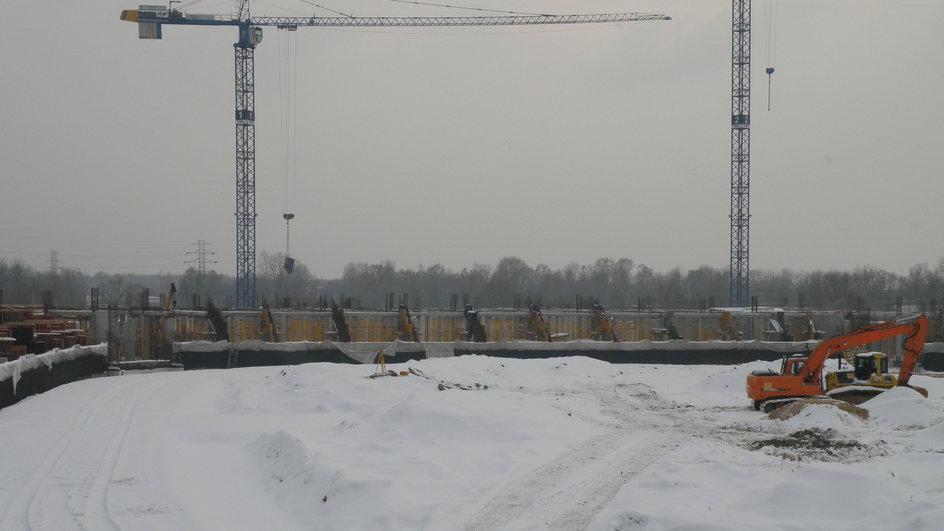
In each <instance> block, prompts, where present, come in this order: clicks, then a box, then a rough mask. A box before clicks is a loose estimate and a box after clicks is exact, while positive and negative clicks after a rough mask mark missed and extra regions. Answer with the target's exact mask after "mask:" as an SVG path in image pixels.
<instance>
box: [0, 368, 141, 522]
mask: <svg viewBox="0 0 944 531" xmlns="http://www.w3.org/2000/svg"><path fill="white" fill-rule="evenodd" d="M131 385H134V382H128V383H126V384H125V385H122V386H118V387H115V388H113V389H109V390H107V391H105V392H104V393H102V394H100V395H98V396H97V397H95V399H93V400H92V401H90V402H89V403H88V404H87V405H86V406H85V407H84V408H83V409H82V411H80V412H79V414H78V417H77V419H76V420H75V422H73V423H72V426H71V427H70V428H69V431H68V432H67V433H65V434H64V435H63V436H62V438H61V439H60V440H59V444H57V445H56V446H55V447H54V448H53V449H52V450H50V451H49V453H48V454H46V457H45V458H44V459H43V462H42V463H41V464H40V465H39V467H37V468H36V470H35V471H34V472H33V473H32V474H30V477H29V479H28V480H27V481H26V483H25V485H24V487H23V488H22V489H21V490H20V491H19V492H18V493H17V495H16V497H15V498H14V499H13V501H12V502H11V503H10V505H9V506H8V507H7V508H6V510H5V511H4V513H3V518H2V519H0V521H2V522H8V523H9V522H13V521H18V522H20V526H17V527H11V529H42V528H43V527H42V525H34V522H41V518H42V507H41V504H38V503H37V502H38V501H40V500H41V499H42V497H43V488H42V487H43V486H44V485H45V484H46V483H47V482H48V481H49V478H50V476H51V474H52V473H53V472H54V471H55V470H56V469H57V467H58V465H59V463H60V462H62V459H63V457H64V456H65V455H66V453H67V452H68V450H69V448H70V447H71V446H72V444H73V442H74V441H75V440H76V438H77V437H78V436H79V434H80V433H82V432H83V431H84V429H85V427H86V426H87V425H88V423H89V420H90V419H91V418H92V416H93V415H94V414H95V412H96V411H97V410H98V408H99V405H100V404H101V403H102V402H104V401H105V399H106V398H108V397H110V396H112V395H115V394H117V393H118V392H119V391H121V390H124V389H125V388H127V387H129V386H131Z"/></svg>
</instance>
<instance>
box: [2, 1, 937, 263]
mask: <svg viewBox="0 0 944 531" xmlns="http://www.w3.org/2000/svg"><path fill="white" fill-rule="evenodd" d="M152 3H159V2H152ZM318 3H321V4H323V5H326V6H329V7H331V8H334V9H337V10H339V11H343V12H346V13H351V14H354V15H357V16H369V15H395V14H404V15H405V14H418V15H465V14H469V13H468V12H465V11H450V10H446V9H441V8H435V7H420V6H410V5H405V4H400V3H392V2H386V1H382V0H343V1H341V0H324V1H323V2H318ZM448 3H454V4H459V5H475V6H480V7H489V8H495V9H509V10H519V11H526V12H551V13H560V14H563V13H588V12H621V11H663V12H665V13H666V14H668V15H670V16H672V17H673V20H672V21H669V22H646V23H630V24H614V25H605V26H599V25H587V26H570V27H537V28H462V29H416V28H400V29H371V28H362V29H338V28H301V29H299V31H298V32H297V34H296V36H295V38H296V39H297V47H298V58H297V70H296V72H297V91H298V92H297V96H298V100H297V101H298V103H297V112H296V113H295V116H296V117H297V146H298V147H297V154H296V159H295V160H296V164H297V172H296V178H295V190H296V195H295V208H294V213H295V215H296V218H295V220H294V221H293V222H292V254H293V255H295V256H296V257H297V258H298V259H299V260H300V261H302V262H304V263H305V264H307V265H308V266H309V267H310V268H311V270H312V272H314V273H315V274H316V275H318V276H322V277H335V276H338V275H340V273H341V270H342V268H343V266H344V264H346V263H348V262H352V261H367V262H377V261H379V260H382V259H387V260H393V261H394V262H396V264H397V265H398V266H400V267H410V266H416V265H419V264H422V265H431V264H435V263H440V264H442V265H444V266H446V267H448V268H451V269H461V268H463V267H466V266H471V265H473V264H474V263H490V264H494V263H496V262H497V261H498V260H499V259H500V258H502V257H503V256H507V255H515V256H519V257H521V258H523V259H524V260H525V261H527V262H528V263H529V264H531V265H532V266H533V265H537V264H539V263H546V264H548V265H550V266H552V267H555V268H556V267H561V266H563V265H565V264H567V263H569V262H571V261H576V262H579V263H588V262H590V261H592V260H594V259H596V258H598V257H601V256H609V257H612V258H619V257H629V258H632V259H634V260H635V261H636V262H639V263H644V264H646V265H649V266H650V267H653V268H655V269H657V270H667V269H669V268H672V267H675V266H680V267H682V268H683V269H685V268H694V267H697V266H699V265H702V264H707V265H711V266H715V267H727V265H728V253H729V219H728V212H729V188H730V154H729V153H730V139H729V138H730V126H729V123H730V113H731V110H730V70H731V64H730V63H731V59H730V47H731V42H730V41H731V37H730V34H731V27H730V26H731V2H730V1H727V0H697V1H695V0H688V1H683V0H661V1H659V0H639V1H628V0H626V1H623V0H581V1H579V2H578V1H563V0H561V1H536V0H494V1H483V0H469V1H468V2H466V3H464V4H460V3H459V2H448ZM233 5H234V2H233V1H232V0H223V1H217V0H205V1H203V2H200V3H197V4H196V5H195V6H193V7H192V8H190V9H189V11H190V12H193V13H229V12H231V11H232V8H233ZM252 5H253V14H254V15H263V14H269V15H275V14H290V15H305V14H311V13H312V12H313V11H315V8H314V7H313V6H311V5H310V4H308V3H305V2H301V1H299V0H268V1H267V2H265V3H262V2H255V3H253V4H252ZM753 5H754V7H753V10H754V25H753V37H754V38H753V50H754V53H753V69H752V70H753V83H754V91H753V116H752V124H753V126H752V167H751V177H752V183H751V185H752V186H751V194H752V204H751V212H752V218H751V265H752V268H763V269H780V268H783V267H789V268H795V269H831V268H841V269H845V268H852V267H855V266H857V265H872V266H877V267H881V268H885V269H889V270H893V271H897V272H904V271H905V270H906V269H907V267H908V266H910V265H913V264H917V263H921V262H928V263H931V264H934V263H936V262H937V261H938V259H940V258H941V257H942V256H944V244H942V241H944V240H942V220H944V212H942V205H944V193H942V192H944V181H942V177H944V142H942V141H944V104H942V100H941V97H942V94H944V46H942V45H944V31H942V28H944V7H942V6H944V1H942V0H904V1H900V2H899V1H892V0H889V1H882V0H870V1H867V0H779V1H778V2H777V5H778V17H777V21H776V22H777V25H776V28H777V32H776V37H777V38H776V48H775V50H776V55H775V57H774V64H773V66H774V67H775V68H776V73H775V74H774V76H773V86H772V90H773V99H772V106H771V111H770V112H768V111H767V110H766V107H767V76H766V74H764V69H765V67H766V66H768V65H767V64H766V62H767V59H766V58H767V55H768V54H767V40H768V39H767V23H766V17H765V15H766V10H767V9H768V5H769V2H768V0H755V1H754V4H753ZM136 7H137V4H136V3H135V2H133V0H132V1H117V0H104V1H98V2H91V3H86V2H71V1H64V0H57V1H53V2H35V1H27V0H8V1H6V2H4V3H3V10H4V12H3V17H2V19H0V46H2V48H3V50H4V51H3V53H2V54H0V71H2V79H3V83H0V101H2V102H3V111H4V112H3V118H2V121H0V135H2V136H0V165H2V166H0V167H2V183H3V193H2V194H0V220H2V225H0V253H2V254H0V258H7V259H10V258H21V259H23V260H25V261H26V262H28V263H30V264H32V265H34V266H36V267H46V266H47V264H48V259H49V251H50V250H51V249H57V250H58V251H59V252H60V256H61V258H62V260H63V263H62V265H63V266H67V267H78V268H81V269H82V270H83V271H86V272H88V273H94V272H95V271H97V270H99V269H102V270H105V271H107V272H125V271H127V272H141V273H143V272H158V271H164V272H180V271H183V270H184V269H185V267H186V265H185V264H184V263H183V262H184V261H185V260H187V259H188V258H193V256H189V257H188V256H186V255H185V253H186V252H187V251H191V250H194V249H195V246H194V245H192V243H193V242H195V241H197V240H200V239H203V240H207V241H209V242H210V250H212V251H214V252H215V253H216V254H215V255H214V256H213V258H215V259H216V260H218V261H219V263H217V264H215V265H214V266H213V268H215V269H216V270H218V271H220V272H223V273H226V274H230V275H232V274H233V273H234V270H235V268H234V254H235V253H234V238H235V222H234V218H233V212H234V210H235V208H234V196H235V190H234V188H235V184H234V183H235V170H234V167H235V162H234V151H235V147H234V125H233V51H232V44H233V42H234V41H235V38H236V30H235V29H234V28H206V27H181V26H166V27H165V28H164V39H163V40H162V41H146V40H139V39H138V38H137V28H136V27H135V25H134V24H131V23H127V22H121V21H119V20H118V16H119V13H120V11H121V10H122V9H134V8H136ZM318 13H319V14H321V15H324V16H328V15H329V13H327V12H324V11H318ZM265 31H266V34H265V40H264V42H263V43H262V44H261V45H260V46H259V48H258V49H257V51H256V115H257V127H256V139H257V147H256V154H257V180H256V185H257V212H258V218H257V251H259V252H260V253H261V251H263V250H265V251H268V252H270V253H275V252H279V251H284V247H285V224H284V221H283V219H282V213H283V178H282V169H281V166H280V164H281V159H282V157H281V154H280V153H281V151H280V150H281V148H280V137H281V135H280V130H281V129H280V118H279V108H280V89H279V64H280V61H279V51H280V49H284V46H281V45H280V44H279V39H278V38H277V36H276V30H274V29H271V28H267V29H266V30H265Z"/></svg>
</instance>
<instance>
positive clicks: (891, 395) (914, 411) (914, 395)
mask: <svg viewBox="0 0 944 531" xmlns="http://www.w3.org/2000/svg"><path fill="white" fill-rule="evenodd" d="M863 407H865V408H866V409H868V410H869V414H870V415H871V417H872V419H873V422H874V423H875V424H878V425H881V426H885V427H889V428H896V429H901V428H908V427H913V428H924V427H927V426H932V425H934V424H940V423H941V422H944V411H942V410H941V408H940V406H939V405H936V403H935V402H933V401H931V400H928V399H926V398H924V397H923V396H921V395H920V394H918V392H917V391H915V390H914V389H910V388H908V387H893V388H891V389H889V390H888V391H885V392H884V393H882V394H880V395H878V396H876V397H875V398H873V399H871V400H869V401H868V402H865V403H864V404H863Z"/></svg>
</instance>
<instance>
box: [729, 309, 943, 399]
mask: <svg viewBox="0 0 944 531" xmlns="http://www.w3.org/2000/svg"><path fill="white" fill-rule="evenodd" d="M927 329H928V319H927V317H925V316H924V315H919V316H917V317H913V318H910V319H903V320H899V321H888V322H884V323H878V324H874V325H871V326H866V327H864V328H860V329H858V330H855V331H853V332H850V333H848V334H845V335H842V336H836V337H833V338H830V339H826V340H824V341H823V342H822V343H820V344H819V345H818V346H817V347H816V349H815V350H814V351H813V352H812V353H811V354H810V355H809V356H791V357H786V358H784V359H783V364H782V365H781V368H780V372H779V373H778V372H775V371H754V372H752V373H751V374H749V375H748V376H747V396H748V398H750V399H751V400H752V401H753V403H754V409H763V410H764V411H765V412H768V413H769V412H770V411H773V410H775V409H777V408H779V407H782V406H784V405H786V404H788V403H790V402H794V401H796V400H800V399H802V398H811V397H820V396H824V395H829V396H831V397H833V398H838V399H844V398H845V397H844V396H843V394H845V393H844V392H849V395H850V396H856V397H857V398H861V397H862V396H863V394H865V395H866V396H868V397H871V396H874V395H875V394H878V393H880V392H882V391H884V390H885V389H888V388H891V387H894V386H896V385H898V386H907V387H912V386H910V385H908V381H909V380H910V379H911V374H912V373H913V372H914V369H915V366H917V364H918V359H919V358H920V357H921V352H922V350H923V349H924V339H925V335H926V334H927ZM896 336H906V337H905V344H904V357H903V359H902V363H901V370H900V371H899V373H898V377H897V378H895V377H894V376H893V375H890V374H887V372H886V371H887V369H888V360H887V359H886V358H885V355H884V354H881V353H878V352H876V353H871V354H860V355H859V356H857V358H856V360H857V361H856V369H857V370H854V371H851V372H840V373H838V374H835V373H834V374H830V375H829V377H827V378H826V384H825V386H824V383H823V369H824V367H825V365H826V360H828V359H829V358H831V357H833V356H834V355H836V354H838V353H839V352H841V351H843V350H845V349H849V348H853V347H858V346H862V345H867V344H869V343H874V342H876V341H881V340H884V339H889V338H892V337H896ZM859 358H862V361H861V362H860V361H859ZM912 388H913V389H915V390H916V391H918V392H919V393H921V394H922V395H924V396H925V397H927V396H928V392H927V390H925V389H922V388H920V387H912ZM863 392H864V393H863ZM849 401H851V402H862V401H863V400H855V399H853V400H849Z"/></svg>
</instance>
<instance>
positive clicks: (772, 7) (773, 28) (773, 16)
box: [766, 0, 777, 111]
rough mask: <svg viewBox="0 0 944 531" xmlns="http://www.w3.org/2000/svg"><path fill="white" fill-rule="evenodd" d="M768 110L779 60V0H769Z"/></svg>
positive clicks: (767, 20)
mask: <svg viewBox="0 0 944 531" xmlns="http://www.w3.org/2000/svg"><path fill="white" fill-rule="evenodd" d="M766 7H767V13H766V15H767V16H766V22H767V50H766V51H767V70H766V72H767V110H768V111H769V110H770V85H771V78H772V76H773V73H774V62H775V61H776V60H777V0H767V6H766Z"/></svg>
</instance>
